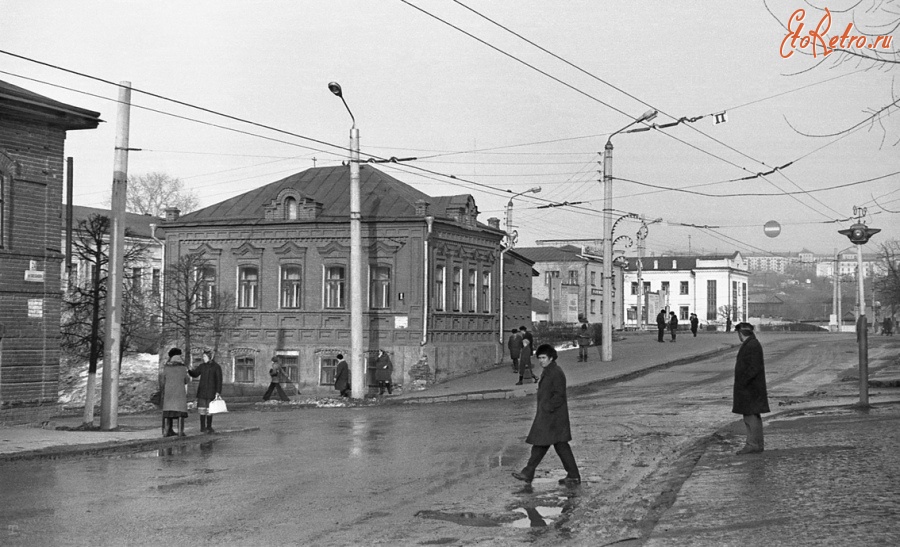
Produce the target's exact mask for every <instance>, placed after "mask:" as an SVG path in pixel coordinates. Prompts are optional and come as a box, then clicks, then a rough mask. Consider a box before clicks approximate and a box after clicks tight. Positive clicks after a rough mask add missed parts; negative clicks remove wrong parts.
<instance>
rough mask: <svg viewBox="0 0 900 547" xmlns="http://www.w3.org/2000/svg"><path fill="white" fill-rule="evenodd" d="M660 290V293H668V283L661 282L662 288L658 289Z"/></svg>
mask: <svg viewBox="0 0 900 547" xmlns="http://www.w3.org/2000/svg"><path fill="white" fill-rule="evenodd" d="M660 290H661V291H662V292H665V293H668V292H669V282H668V281H663V282H662V286H661V287H660Z"/></svg>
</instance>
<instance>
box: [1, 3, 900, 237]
mask: <svg viewBox="0 0 900 547" xmlns="http://www.w3.org/2000/svg"><path fill="white" fill-rule="evenodd" d="M855 3H856V0H854V1H853V2H848V1H843V2H830V3H827V4H825V3H817V4H816V5H819V6H828V7H830V8H831V10H832V11H834V12H835V13H834V14H833V15H834V17H833V22H832V27H831V30H830V32H829V33H828V34H827V36H829V37H831V36H839V35H840V34H841V32H843V29H844V27H846V24H847V22H848V21H849V20H848V19H847V16H846V15H844V14H840V13H837V12H838V11H840V10H843V9H846V8H847V7H849V6H852V5H853V4H855ZM871 5H880V6H882V7H883V8H884V7H887V8H888V9H894V10H895V11H898V12H900V6H898V5H897V2H876V0H863V2H862V4H861V6H860V7H859V8H857V12H858V13H857V19H856V24H857V25H864V24H874V23H876V22H885V21H886V18H884V17H881V18H880V19H879V18H878V16H879V12H877V11H876V12H875V13H874V14H870V15H868V16H865V17H864V12H863V10H864V9H865V8H867V7H869V6H871ZM413 6H416V7H418V8H419V9H417V8H416V7H413ZM467 8H471V10H470V9H467ZM798 8H806V10H807V11H806V16H805V19H804V21H803V23H804V25H805V28H804V34H805V33H806V31H808V30H809V28H812V27H815V26H817V25H818V24H819V21H820V20H821V18H822V14H821V12H817V11H815V10H813V9H812V8H811V7H810V6H809V5H808V4H806V3H805V2H803V1H801V0H797V1H796V2H793V3H791V2H784V1H780V0H779V1H777V2H775V1H772V2H770V9H771V12H772V13H770V12H769V10H767V8H766V5H765V4H764V3H763V2H761V1H758V0H752V1H743V2H697V1H690V2H689V1H674V2H673V1H671V0H669V1H643V2H633V1H625V0H621V1H605V2H599V1H587V0H569V1H566V2H546V1H535V0H515V1H513V0H492V1H486V0H466V1H465V2H463V3H458V2H455V1H452V0H409V1H408V2H403V1H401V0H378V1H373V0H365V1H363V0H300V1H298V0H290V1H288V0H285V1H275V0H258V1H253V2H251V1H240V2H239V1H227V0H216V1H212V0H209V1H191V2H183V1H163V0H154V1H143V2H134V1H121V0H117V1H99V0H93V1H88V0H84V1H78V0H68V1H66V2H62V1H50V0H10V1H8V2H5V3H4V19H5V20H6V21H7V24H5V25H4V31H3V33H2V35H0V50H3V51H4V52H7V53H12V54H15V55H20V56H24V57H27V58H30V59H33V60H34V61H40V62H42V63H47V64H49V65H54V66H55V67H59V68H54V67H50V66H45V65H41V64H38V63H36V62H33V61H30V60H24V59H20V58H17V57H14V56H11V55H8V54H7V53H3V54H0V71H2V73H0V79H3V80H6V81H8V82H10V83H13V84H15V85H19V86H21V87H25V88H27V89H30V90H32V91H35V92H37V93H41V94H43V95H46V96H49V97H51V98H54V99H57V100H61V101H64V102H67V103H70V104H73V105H76V106H79V107H83V108H87V109H90V110H95V111H98V112H100V113H101V117H102V119H103V120H105V122H106V123H104V124H102V125H101V127H100V128H99V129H97V130H93V131H72V132H69V134H68V138H67V141H66V155H67V156H72V157H74V158H75V160H74V161H75V180H76V183H75V203H76V204H79V205H88V206H103V205H104V204H105V203H108V197H109V194H110V186H111V182H112V170H113V147H114V143H115V127H116V104H115V102H114V100H115V99H116V97H117V96H118V90H117V87H116V86H115V85H110V84H109V83H104V82H102V81H99V80H107V81H109V82H114V83H118V82H121V81H130V82H131V84H132V86H133V87H134V88H135V89H136V90H142V91H147V92H150V93H153V94H156V95H159V96H162V97H165V98H168V99H174V100H176V101H181V102H183V103H189V104H191V105H195V106H199V107H202V108H204V109H207V110H208V111H213V112H217V113H223V114H227V115H229V116H232V117H235V118H241V119H243V120H247V121H249V122H254V123H255V124H260V125H262V126H268V127H269V128H271V129H268V128H264V127H261V126H260V125H252V124H249V123H244V122H241V121H237V120H235V119H229V118H226V117H222V116H218V115H215V114H214V113H212V112H207V111H202V110H198V109H195V108H189V107H186V106H183V105H179V104H176V103H174V102H171V101H166V100H163V99H160V98H157V97H153V96H149V95H147V94H143V93H140V92H137V91H135V92H134V93H133V95H132V102H133V105H134V106H133V108H132V111H131V134H130V146H131V147H132V148H140V149H142V151H140V152H132V153H131V154H130V156H129V168H128V171H129V174H131V175H140V174H144V173H148V172H152V171H161V172H165V173H167V174H169V175H171V176H173V177H178V178H181V179H182V180H183V181H184V182H185V184H186V185H187V186H188V187H189V188H190V189H192V190H194V191H195V192H196V193H197V194H198V195H199V197H200V201H201V205H202V206H206V205H210V204H213V203H216V202H218V201H221V200H224V199H227V198H230V197H232V196H235V195H238V194H240V193H242V192H246V191H247V190H249V189H252V188H256V187H258V186H261V185H264V184H268V183H270V182H274V181H276V180H279V179H281V178H284V177H286V176H288V175H290V174H293V173H296V172H299V171H302V170H304V169H307V168H310V167H313V166H314V165H317V166H325V165H337V164H339V163H340V162H341V161H342V160H343V159H345V158H346V155H347V152H346V147H347V141H348V135H349V129H350V117H349V116H348V114H347V112H346V110H345V109H344V106H343V104H341V101H340V99H338V98H337V97H335V96H334V95H332V94H331V93H330V92H329V91H328V88H327V84H328V82H330V81H337V82H339V83H340V84H341V85H342V86H343V89H344V96H345V98H346V100H347V103H348V104H349V106H350V108H351V109H352V111H353V114H354V115H355V117H356V121H357V125H358V127H359V129H360V134H361V143H362V146H361V148H362V156H363V158H366V157H369V156H376V157H390V156H396V157H401V158H402V157H413V156H414V157H417V158H419V159H418V160H416V161H412V162H407V163H406V164H404V165H396V166H395V165H386V166H382V168H383V169H384V170H385V171H386V172H388V173H390V174H392V175H393V176H395V177H397V178H398V179H400V180H402V181H405V182H407V183H409V184H411V185H413V186H415V187H416V188H418V189H420V190H421V191H423V192H425V193H427V194H430V195H434V196H438V195H449V194H460V193H469V194H472V195H473V196H474V197H475V199H476V203H477V204H478V208H479V210H480V216H479V220H481V221H482V222H487V219H488V218H491V217H497V218H499V219H501V222H505V212H506V205H507V201H508V200H509V196H510V195H511V194H509V193H508V191H509V190H511V191H512V192H513V193H518V192H524V191H526V190H528V189H529V188H532V187H535V186H540V187H541V188H542V191H541V192H540V193H539V194H526V195H523V196H520V197H517V198H515V201H514V207H513V224H514V226H515V228H516V230H517V231H518V233H519V243H518V244H519V246H523V245H528V246H530V245H534V244H535V243H536V241H538V240H568V239H589V238H601V237H602V213H601V211H602V209H603V202H602V186H601V184H600V183H599V182H598V180H599V179H600V173H599V171H600V170H601V169H602V166H601V164H600V163H599V161H600V160H601V156H600V155H599V152H601V151H602V150H603V147H604V145H605V143H606V140H607V138H608V136H609V135H610V134H611V133H612V132H615V131H617V130H619V129H621V128H623V127H624V126H625V125H627V124H628V123H629V122H630V121H631V120H632V119H634V118H636V117H638V116H640V115H641V114H642V113H644V112H645V111H647V110H648V109H651V108H652V109H656V110H658V111H659V112H660V114H659V115H658V116H657V118H656V119H655V120H653V122H651V123H657V124H666V123H670V122H672V121H673V120H674V119H677V118H681V117H687V118H695V117H700V116H702V117H701V118H700V119H698V120H696V121H694V122H692V123H682V124H680V125H677V126H674V127H669V128H665V129H660V130H651V131H647V132H639V133H620V134H618V135H616V136H615V138H614V140H613V142H614V145H615V157H614V169H613V175H614V177H616V178H617V180H615V182H614V187H613V188H614V190H613V195H614V198H613V208H614V210H615V211H616V215H617V217H618V216H621V215H624V214H626V213H635V214H637V215H645V216H646V218H647V220H648V223H649V221H651V220H656V219H661V220H660V221H659V222H657V223H655V224H651V225H650V228H649V236H648V238H647V249H648V252H654V253H657V254H663V253H687V252H689V251H690V252H693V253H731V252H734V251H741V252H743V253H745V254H759V253H764V252H783V251H799V250H800V249H801V248H804V247H805V248H808V249H810V250H813V251H816V252H821V253H832V252H834V251H835V250H837V249H841V248H844V247H846V246H847V245H849V241H848V240H847V239H846V238H844V236H841V235H839V234H837V230H839V229H841V228H846V227H848V226H849V225H850V224H852V221H851V220H848V219H849V218H850V217H851V216H852V215H853V207H854V205H858V206H864V207H866V208H867V212H868V216H867V217H866V221H867V222H868V224H869V225H870V226H873V227H877V228H881V229H882V233H881V234H878V235H877V236H876V237H875V238H874V239H873V240H872V243H870V244H869V245H868V246H867V247H866V251H868V252H875V251H876V244H877V243H880V242H883V241H887V240H889V239H897V238H900V222H898V216H897V213H896V212H892V211H900V175H898V174H897V173H898V172H900V145H898V144H897V143H898V140H900V122H898V120H900V116H898V115H897V114H896V112H897V107H892V108H890V109H888V110H886V111H884V112H883V114H882V117H881V119H880V121H878V122H876V123H875V124H865V125H863V126H861V127H860V129H858V130H856V131H854V132H852V133H850V134H847V135H843V136H838V137H810V136H804V135H803V134H801V133H807V134H833V133H836V132H839V131H841V130H843V129H846V128H848V127H852V126H853V125H854V124H858V123H859V122H862V121H863V120H865V119H866V118H867V117H869V116H870V115H871V113H872V112H873V111H874V110H877V109H879V108H882V107H884V106H885V105H887V104H889V103H891V102H892V101H894V100H896V98H897V97H900V83H898V84H896V85H895V84H894V79H895V78H896V77H897V76H898V75H900V67H898V68H896V69H894V70H884V69H879V68H878V67H874V68H873V67H871V65H869V64H864V63H860V62H855V61H854V62H842V63H837V62H835V61H834V59H835V58H836V57H837V56H836V55H832V56H830V57H828V58H823V57H822V55H821V51H819V52H818V56H817V57H816V58H813V57H812V55H810V54H811V53H812V49H811V48H806V49H805V50H802V51H801V50H795V53H794V54H793V55H791V56H789V57H788V58H784V57H783V56H784V55H785V54H786V53H787V52H789V51H792V50H791V48H790V47H789V46H787V47H784V48H783V47H782V42H783V40H784V37H785V34H786V31H785V28H784V27H785V26H787V25H788V21H789V18H790V16H791V14H792V13H793V12H794V11H795V10H796V9H798ZM426 12H427V13H426ZM429 14H430V15H429ZM479 14H480V15H479ZM482 16H484V17H482ZM485 17H486V18H490V19H492V20H493V21H495V22H496V23H499V24H500V25H503V26H504V27H506V29H508V30H505V29H504V28H501V27H500V26H497V25H495V24H494V23H492V22H490V21H489V20H488V19H486V18H485ZM866 17H869V18H871V19H866ZM12 22H14V24H13V23H12ZM450 25H453V26H450ZM793 25H794V28H796V25H797V23H796V22H795V23H794V24H793ZM454 26H455V27H457V28H453V27H454ZM856 28H857V27H854V32H856ZM461 31H464V32H465V33H469V34H471V35H472V36H469V35H467V34H464V32H461ZM509 31H513V32H515V33H517V34H518V35H520V36H521V37H517V36H515V35H514V34H512V33H510V32H509ZM876 32H877V31H876ZM473 36H474V37H473ZM891 36H892V37H893V38H898V39H900V36H898V32H897V31H896V30H894V31H893V34H892V35H891ZM523 38H525V39H527V40H529V41H530V42H532V43H533V44H534V45H532V44H529V43H528V42H526V41H525V40H523ZM535 46H538V47H540V48H544V49H545V50H547V51H549V52H551V53H552V54H554V55H556V56H558V58H554V57H553V56H551V55H550V54H548V53H546V52H544V51H541V50H540V49H538V47H535ZM898 48H900V43H896V41H895V43H893V44H892V49H894V50H897V49H898ZM858 51H862V52H864V53H868V51H865V49H863V50H858ZM560 59H562V60H560ZM525 63H527V65H530V66H527V65H526V64H525ZM568 63H571V64H568ZM573 65H574V66H573ZM816 65H818V66H816ZM895 66H896V65H895ZM60 68H62V69H67V70H71V71H76V72H79V73H82V74H84V75H87V76H91V77H95V78H97V79H92V78H88V77H85V76H81V75H76V74H73V73H70V72H66V71H64V70H60ZM29 78H30V79H29ZM98 79H99V80H98ZM35 80H38V81H35ZM50 84H54V85H50ZM57 86H64V88H62V87H57ZM65 88H68V89H65ZM86 93H87V94H86ZM892 93H894V95H893V97H892ZM139 107H144V108H139ZM149 109H152V110H149ZM720 112H725V113H726V115H727V122H726V123H719V124H716V123H714V116H713V115H714V114H716V113H720ZM176 116H178V117H176ZM185 118H188V119H185ZM195 120H196V121H195ZM303 137H306V139H304V138H303ZM839 137H840V138H839ZM308 139H312V140H308ZM317 141H318V142H317ZM786 164H790V165H787V166H786V167H784V168H783V169H781V170H779V171H777V172H774V173H772V174H769V175H765V176H760V177H756V178H751V179H748V180H740V181H737V180H734V179H740V178H743V177H751V176H753V175H755V174H757V173H760V172H768V171H771V170H772V169H773V168H775V167H780V166H785V165H786ZM451 175H452V176H455V177H456V178H455V179H450V178H449V176H451ZM619 179H625V180H619ZM867 179H875V180H872V181H870V182H864V183H861V184H854V185H850V184H852V183H855V182H858V181H865V180H867ZM841 185H844V187H843V188H837V189H831V190H824V189H826V188H830V187H834V186H841ZM363 191H365V189H363ZM691 192H693V193H691ZM701 194H707V195H701ZM747 194H767V195H766V196H754V195H747ZM712 195H727V196H729V197H713V196H712ZM565 202H569V203H574V202H580V203H579V204H577V205H569V206H560V207H552V208H541V209H539V208H538V207H540V206H542V205H547V204H561V203H565ZM835 220H840V222H834V221H835ZM768 221H776V222H778V223H779V224H780V225H781V234H780V235H779V236H778V237H775V238H770V237H767V236H766V235H765V234H764V232H763V226H764V224H765V223H766V222H768ZM639 226H640V224H639V222H638V221H632V220H625V221H623V222H621V223H619V226H618V228H617V231H616V234H615V235H616V236H620V235H631V236H632V237H634V236H635V233H636V232H637V230H638V228H639ZM620 243H622V242H620ZM634 249H635V248H631V249H626V251H627V252H628V253H629V254H632V252H633V251H634Z"/></svg>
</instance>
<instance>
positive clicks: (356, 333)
mask: <svg viewBox="0 0 900 547" xmlns="http://www.w3.org/2000/svg"><path fill="white" fill-rule="evenodd" d="M359 192H360V189H359V129H357V128H356V124H355V123H354V125H353V127H352V128H351V129H350V354H351V355H352V357H351V358H352V359H353V360H352V361H351V363H353V365H352V369H351V376H350V378H351V381H350V391H351V394H352V395H353V398H354V399H363V398H365V396H366V363H365V360H364V359H363V317H362V315H363V301H362V284H363V276H362V251H363V248H362V216H361V209H360V198H359Z"/></svg>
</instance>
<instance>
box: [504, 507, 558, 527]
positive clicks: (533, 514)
mask: <svg viewBox="0 0 900 547" xmlns="http://www.w3.org/2000/svg"><path fill="white" fill-rule="evenodd" d="M515 511H516V512H517V513H524V514H525V517H526V518H523V519H519V520H515V521H513V522H510V523H509V524H508V526H511V527H513V528H540V527H542V526H547V525H549V524H553V522H554V521H555V520H556V519H557V518H559V516H560V515H562V512H563V508H562V507H519V508H518V509H516V510H515Z"/></svg>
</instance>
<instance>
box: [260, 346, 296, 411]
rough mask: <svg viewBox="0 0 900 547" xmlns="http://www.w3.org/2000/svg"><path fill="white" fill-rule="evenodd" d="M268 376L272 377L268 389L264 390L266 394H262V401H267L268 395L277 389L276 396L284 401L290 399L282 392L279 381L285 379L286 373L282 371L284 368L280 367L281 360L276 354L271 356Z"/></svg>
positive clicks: (270, 395)
mask: <svg viewBox="0 0 900 547" xmlns="http://www.w3.org/2000/svg"><path fill="white" fill-rule="evenodd" d="M269 376H270V377H271V378H272V380H271V382H270V383H269V389H267V390H266V394H265V395H263V401H268V400H269V398H270V397H272V392H273V391H275V390H277V391H278V397H279V398H280V399H281V400H282V401H284V402H287V401H290V398H288V396H287V394H286V393H285V392H284V389H282V388H281V382H283V381H287V374H285V373H284V369H282V368H281V362H280V361H279V360H278V356H277V355H276V356H275V357H272V368H270V369H269Z"/></svg>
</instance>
